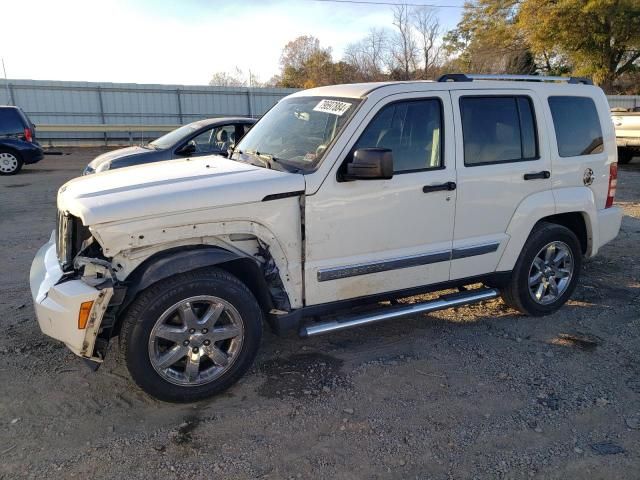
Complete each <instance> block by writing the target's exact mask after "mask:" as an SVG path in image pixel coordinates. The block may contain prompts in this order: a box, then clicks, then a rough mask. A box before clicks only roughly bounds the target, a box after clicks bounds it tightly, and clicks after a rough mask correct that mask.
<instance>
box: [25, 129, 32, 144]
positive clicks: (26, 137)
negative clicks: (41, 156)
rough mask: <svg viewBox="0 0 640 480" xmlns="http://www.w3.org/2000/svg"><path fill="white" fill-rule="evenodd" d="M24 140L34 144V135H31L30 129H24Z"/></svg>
mask: <svg viewBox="0 0 640 480" xmlns="http://www.w3.org/2000/svg"><path fill="white" fill-rule="evenodd" d="M24 139H25V140H26V141H27V142H32V141H33V134H32V133H31V129H30V128H25V129H24Z"/></svg>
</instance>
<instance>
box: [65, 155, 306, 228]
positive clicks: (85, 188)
mask: <svg viewBox="0 0 640 480" xmlns="http://www.w3.org/2000/svg"><path fill="white" fill-rule="evenodd" d="M304 188H305V181H304V176H303V175H301V174H296V173H288V172H280V171H277V170H270V169H267V168H262V167H256V166H254V165H249V164H246V163H240V162H235V161H233V160H228V159H226V158H224V157H221V156H217V155H212V156H208V157H197V158H195V159H193V160H191V159H185V160H169V161H164V162H157V163H151V164H145V165H139V166H135V167H129V168H122V169H117V170H112V171H106V172H103V173H98V174H95V175H88V176H83V177H78V178H75V179H73V180H71V181H70V182H68V183H66V184H65V185H63V186H62V187H61V188H60V190H59V191H58V208H59V209H60V210H63V211H68V212H69V213H71V214H72V215H75V216H76V217H79V218H80V219H81V220H82V223H83V224H84V225H86V226H90V225H95V224H99V223H105V222H113V221H122V220H129V219H132V218H139V217H149V216H154V215H163V214H167V213H179V212H186V211H190V210H198V209H205V208H214V207H222V206H229V205H237V204H243V203H251V202H260V201H262V199H263V198H264V197H266V196H267V195H273V194H279V193H288V192H298V191H304Z"/></svg>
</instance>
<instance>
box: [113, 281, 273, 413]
mask: <svg viewBox="0 0 640 480" xmlns="http://www.w3.org/2000/svg"><path fill="white" fill-rule="evenodd" d="M261 337H262V311H261V310H260V307H259V306H258V303H257V302H256V300H255V298H254V297H253V295H252V294H251V292H250V291H249V290H248V289H247V287H246V286H245V285H244V284H242V283H241V282H240V281H239V280H238V279H237V278H235V277H233V276H232V275H230V274H228V273H227V272H225V271H223V270H218V269H214V270H209V271H195V272H189V273H185V274H180V275H176V276H174V277H171V278H169V279H166V280H163V281H161V282H159V283H157V284H155V285H153V286H151V287H150V288H149V289H147V290H145V291H144V292H143V293H142V294H141V295H140V296H139V297H138V298H137V299H136V300H135V301H134V303H133V304H132V305H131V307H130V308H129V309H128V312H127V314H126V317H125V319H124V323H123V326H122V331H121V334H120V341H121V344H122V347H123V354H124V359H125V362H126V365H127V368H128V369H129V372H130V373H131V376H132V378H133V380H134V381H135V382H136V383H137V384H138V385H139V386H140V387H141V388H142V389H143V390H144V391H146V392H147V393H149V394H150V395H152V396H154V397H156V398H158V399H160V400H165V401H170V402H191V401H196V400H200V399H203V398H207V397H210V396H212V395H215V394H217V393H220V392H222V391H223V390H226V389H227V388H229V387H230V386H231V385H233V384H234V383H235V382H236V381H238V380H239V379H240V377H241V376H242V375H243V374H244V373H245V372H246V371H247V370H248V369H249V368H250V367H251V364H252V363H253V360H254V358H255V356H256V353H257V351H258V347H259V345H260V339H261Z"/></svg>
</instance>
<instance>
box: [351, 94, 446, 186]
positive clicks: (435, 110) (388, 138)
mask: <svg viewBox="0 0 640 480" xmlns="http://www.w3.org/2000/svg"><path fill="white" fill-rule="evenodd" d="M441 138H442V113H441V106H440V100H436V99H429V100H411V101H406V102H396V103H392V104H389V105H387V106H385V107H383V108H382V109H381V110H380V111H379V112H378V114H377V115H376V116H375V117H374V118H373V120H371V123H369V125H367V128H366V129H365V130H364V132H362V136H361V137H360V138H359V139H358V141H357V142H356V144H355V146H354V150H357V149H359V148H369V147H378V148H389V149H391V151H392V153H393V167H394V172H395V173H402V172H412V171H419V170H428V169H431V168H440V167H442V141H441Z"/></svg>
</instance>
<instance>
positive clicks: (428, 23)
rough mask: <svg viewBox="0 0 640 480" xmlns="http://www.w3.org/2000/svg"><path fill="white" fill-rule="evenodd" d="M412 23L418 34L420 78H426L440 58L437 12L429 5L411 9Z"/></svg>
mask: <svg viewBox="0 0 640 480" xmlns="http://www.w3.org/2000/svg"><path fill="white" fill-rule="evenodd" d="M412 24H413V28H414V29H415V30H416V32H417V34H418V44H419V50H420V56H421V62H422V78H423V79H424V80H426V79H427V78H429V74H430V72H431V71H432V70H433V69H434V68H435V67H436V66H437V64H438V62H439V60H440V45H438V38H439V37H440V33H441V32H440V20H439V19H438V12H437V11H436V10H435V9H433V8H429V7H420V8H416V9H415V10H414V11H413V15H412Z"/></svg>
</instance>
